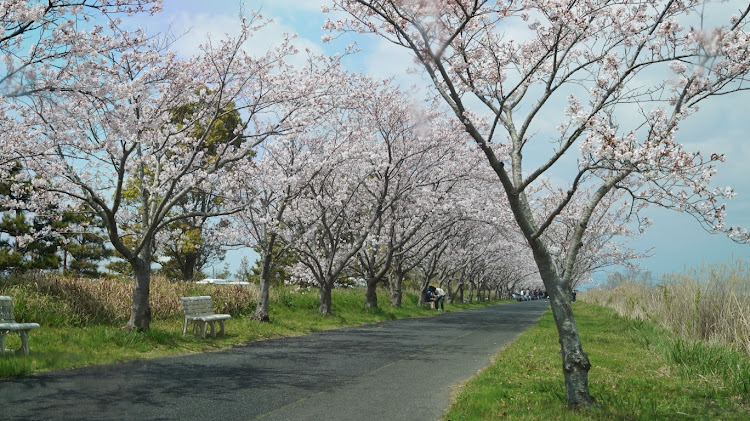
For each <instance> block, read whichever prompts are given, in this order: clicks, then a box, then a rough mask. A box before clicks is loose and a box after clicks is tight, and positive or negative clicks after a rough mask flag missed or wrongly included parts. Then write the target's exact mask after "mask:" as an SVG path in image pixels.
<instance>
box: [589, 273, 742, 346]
mask: <svg viewBox="0 0 750 421" xmlns="http://www.w3.org/2000/svg"><path fill="white" fill-rule="evenodd" d="M579 296H580V298H581V299H582V300H584V301H588V302H592V303H596V304H600V305H606V306H609V307H612V308H613V309H615V310H616V311H617V312H618V313H619V314H620V315H622V316H625V317H630V318H634V319H640V320H649V321H652V322H654V323H656V324H659V325H661V326H664V327H665V328H667V329H669V330H671V331H673V332H675V333H678V334H680V335H681V336H683V337H686V338H689V339H693V340H703V341H707V342H709V343H718V344H723V345H729V346H731V347H732V348H735V349H737V350H741V351H744V352H746V353H747V354H748V355H750V261H743V260H737V261H734V262H732V263H730V264H724V265H710V266H707V265H704V266H701V267H699V268H695V269H691V270H689V271H687V272H686V273H681V274H670V275H665V276H664V277H663V279H662V282H661V283H660V284H659V285H652V284H649V283H647V282H645V281H643V280H638V279H632V280H629V281H626V282H623V283H620V284H619V285H617V286H616V287H614V288H611V289H598V290H589V291H586V292H583V293H581V294H580V295H579Z"/></svg>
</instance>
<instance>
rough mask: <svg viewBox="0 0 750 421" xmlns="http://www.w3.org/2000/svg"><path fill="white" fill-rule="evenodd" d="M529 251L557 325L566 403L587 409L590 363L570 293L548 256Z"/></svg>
mask: <svg viewBox="0 0 750 421" xmlns="http://www.w3.org/2000/svg"><path fill="white" fill-rule="evenodd" d="M532 251H533V252H534V258H535V260H536V262H537V267H538V268H539V274H540V275H541V277H542V281H543V282H544V286H545V288H547V295H549V297H550V307H551V308H552V315H553V316H554V319H555V325H556V326H557V333H558V340H559V342H560V351H561V357H562V368H563V375H564V377H565V400H566V402H567V404H568V405H569V406H570V407H572V408H589V407H591V406H592V405H594V398H593V397H592V396H591V395H590V394H589V380H588V379H589V376H588V375H589V370H590V369H591V362H589V358H588V356H587V355H586V353H584V352H583V347H582V346H581V338H580V336H579V335H578V327H577V325H576V321H575V318H574V317H573V308H572V305H571V302H570V299H571V291H570V289H569V288H567V287H566V286H565V282H563V280H562V279H560V277H559V276H557V273H556V272H555V270H554V269H553V268H554V265H553V262H552V259H551V258H550V257H549V255H548V254H547V253H545V252H544V251H543V250H540V248H538V247H534V246H533V245H532Z"/></svg>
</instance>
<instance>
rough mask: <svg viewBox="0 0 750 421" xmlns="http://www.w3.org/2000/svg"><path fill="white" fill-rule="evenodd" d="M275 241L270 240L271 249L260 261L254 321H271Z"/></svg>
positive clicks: (264, 253)
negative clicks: (272, 265) (269, 301)
mask: <svg viewBox="0 0 750 421" xmlns="http://www.w3.org/2000/svg"><path fill="white" fill-rule="evenodd" d="M273 243H274V239H273V238H272V239H270V240H269V244H270V247H269V248H268V250H266V251H265V252H263V253H262V255H261V257H260V258H261V261H260V285H259V291H258V302H257V303H256V304H255V314H254V315H253V319H254V320H257V321H260V322H269V321H271V319H270V317H269V314H268V313H269V311H268V307H269V306H268V296H269V290H270V289H271V260H272V256H271V253H273V251H272V250H273Z"/></svg>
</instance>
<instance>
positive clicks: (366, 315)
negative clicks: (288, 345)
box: [0, 287, 497, 379]
mask: <svg viewBox="0 0 750 421" xmlns="http://www.w3.org/2000/svg"><path fill="white" fill-rule="evenodd" d="M214 288H216V289H220V288H221V287H214ZM21 292H22V293H21V294H19V295H20V296H21V297H23V301H24V303H28V304H21V305H22V306H27V307H28V308H24V309H22V310H21V311H20V312H19V311H17V312H16V313H17V314H19V313H21V314H31V315H32V316H31V317H29V316H27V317H25V318H24V319H23V320H24V321H33V322H38V323H40V324H41V325H42V327H41V328H40V329H35V330H33V331H32V332H31V334H30V335H29V344H30V348H31V352H30V354H29V356H28V357H26V356H23V355H18V354H16V355H7V354H6V355H4V356H2V357H0V379H1V378H7V377H15V376H28V375H31V374H34V373H39V372H44V371H51V370H61V369H69V368H75V367H82V366H86V365H92V364H105V363H113V362H118V361H130V360H137V359H147V358H156V357H161V356H167V355H176V354H184V353H191V352H208V351H215V350H221V349H226V348H230V347H232V346H234V345H237V344H242V343H246V342H249V341H254V340H261V339H268V338H274V337H283V336H293V335H301V334H306V333H310V332H316V331H321V330H326V329H334V328H339V327H344V326H354V325H361V324H365V323H375V322H380V321H384V320H392V319H398V318H406V317H427V316H430V315H434V314H435V310H430V309H428V308H425V307H420V306H418V305H417V294H416V293H405V294H404V298H403V303H402V307H401V308H392V307H390V305H389V304H388V297H387V293H386V292H382V295H381V293H379V297H378V299H379V303H380V305H381V307H380V308H377V309H364V308H363V303H364V300H365V297H364V291H359V290H334V292H333V297H332V298H333V313H334V314H333V315H332V316H325V315H321V314H318V313H317V310H318V293H317V290H311V291H309V292H306V293H301V292H292V291H291V290H288V289H282V290H276V291H274V293H273V294H272V300H271V304H270V307H271V322H270V323H261V322H256V321H254V320H251V319H250V316H249V314H248V313H249V312H247V311H244V312H243V313H241V314H237V313H234V312H233V313H234V314H233V317H232V319H230V320H227V321H226V335H225V336H223V337H218V338H216V339H214V338H207V339H202V338H198V337H195V336H192V335H187V336H182V316H181V311H180V312H179V313H180V314H174V313H176V312H173V314H172V315H171V316H169V317H164V316H162V317H161V318H155V319H154V320H153V321H152V323H151V329H150V330H149V331H148V332H145V333H136V332H127V331H124V330H123V329H121V327H122V326H123V325H124V321H122V320H114V321H112V322H108V323H105V322H99V323H90V322H89V323H86V322H78V319H79V318H78V317H77V316H76V317H73V315H74V314H78V312H77V311H68V310H67V307H66V306H61V305H55V303H57V302H58V301H59V299H58V298H57V296H55V298H54V299H53V298H50V297H49V296H44V297H46V298H44V297H42V296H39V295H37V294H36V292H30V291H29V290H28V289H27V290H24V291H21ZM199 292H200V293H202V294H206V293H207V294H208V295H212V294H213V295H219V294H220V292H219V291H204V290H201V291H199ZM0 295H2V294H0ZM177 300H178V301H179V299H177ZM217 301H218V302H217V303H215V307H218V309H217V312H221V310H222V309H223V307H222V304H221V301H222V300H221V299H220V300H217ZM35 302H42V303H44V304H45V308H46V310H45V313H42V312H40V309H39V308H37V307H38V306H35V305H33V304H32V303H35ZM488 304H497V302H494V303H488V302H481V303H480V302H475V303H464V304H452V305H450V306H446V311H456V310H462V309H467V308H471V307H479V306H485V305H488ZM47 305H49V307H46V306H47ZM16 307H19V303H17V305H16ZM55 309H57V311H58V312H59V313H62V314H58V315H57V316H55V317H54V318H52V320H54V322H52V323H46V318H40V319H36V318H33V315H43V314H46V313H54V311H55ZM66 313H70V314H66ZM161 314H165V312H161ZM16 318H17V320H18V319H19V317H18V316H17V317H16ZM73 318H75V320H76V322H75V323H70V322H69V320H70V319H73ZM19 347H20V340H19V338H18V335H16V334H14V333H10V334H8V335H7V336H6V349H17V348H19Z"/></svg>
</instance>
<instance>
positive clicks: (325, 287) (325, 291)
mask: <svg viewBox="0 0 750 421" xmlns="http://www.w3.org/2000/svg"><path fill="white" fill-rule="evenodd" d="M332 285H333V282H330V283H329V282H328V280H327V279H326V280H323V281H322V282H320V287H319V298H320V304H319V305H318V313H320V314H329V315H330V314H332V311H331V307H332V302H331V289H332Z"/></svg>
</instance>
